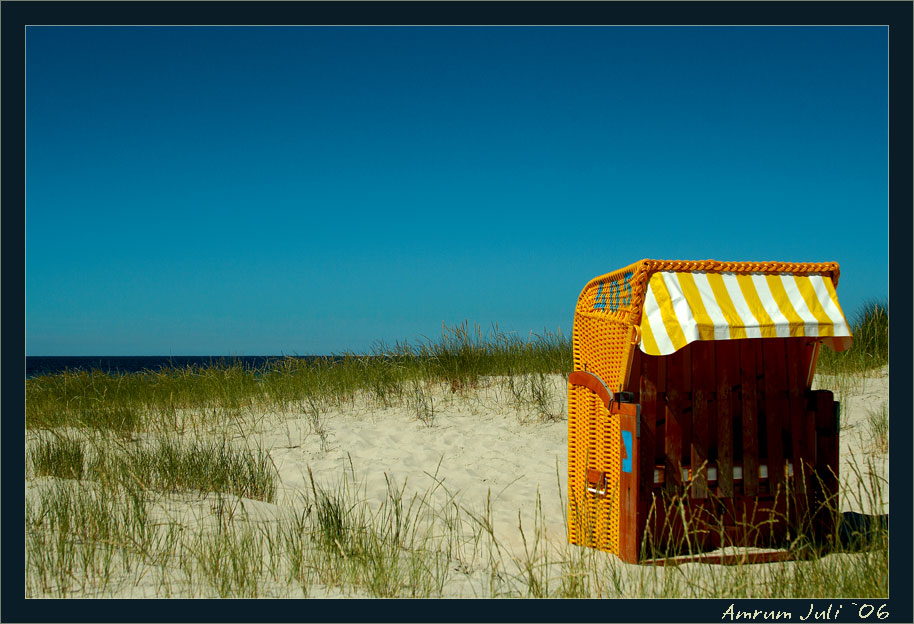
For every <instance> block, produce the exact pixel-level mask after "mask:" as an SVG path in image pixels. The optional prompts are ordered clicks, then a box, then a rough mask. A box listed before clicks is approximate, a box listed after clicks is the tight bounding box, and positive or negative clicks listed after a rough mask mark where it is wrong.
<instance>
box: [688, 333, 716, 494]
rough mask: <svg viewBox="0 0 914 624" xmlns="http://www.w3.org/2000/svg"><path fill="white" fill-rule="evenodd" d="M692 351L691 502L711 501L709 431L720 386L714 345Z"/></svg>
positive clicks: (696, 344) (695, 344) (700, 344)
mask: <svg viewBox="0 0 914 624" xmlns="http://www.w3.org/2000/svg"><path fill="white" fill-rule="evenodd" d="M691 348H692V436H691V445H690V446H691V448H690V452H691V462H692V474H693V477H692V491H691V494H692V498H699V499H701V498H707V497H708V467H707V463H708V459H709V457H708V446H709V445H708V430H709V424H710V420H711V413H712V407H713V405H712V403H711V396H712V393H713V392H714V388H715V385H716V383H717V375H715V366H714V343H713V342H703V341H698V342H693V343H692V345H691Z"/></svg>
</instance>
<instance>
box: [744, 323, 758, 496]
mask: <svg viewBox="0 0 914 624" xmlns="http://www.w3.org/2000/svg"><path fill="white" fill-rule="evenodd" d="M759 342H760V340H759V339H745V340H740V341H739V343H740V347H739V356H740V357H739V368H740V396H741V397H742V398H741V408H742V417H743V493H744V494H745V495H746V496H757V495H758V466H759V461H758V419H757V415H758V403H757V401H758V394H757V389H756V383H757V381H756V374H757V369H756V364H757V362H756V358H757V357H758V348H759Z"/></svg>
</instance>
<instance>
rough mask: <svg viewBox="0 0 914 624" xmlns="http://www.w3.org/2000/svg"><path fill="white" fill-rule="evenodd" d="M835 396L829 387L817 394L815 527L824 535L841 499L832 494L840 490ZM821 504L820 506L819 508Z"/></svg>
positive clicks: (831, 523) (829, 530) (830, 528)
mask: <svg viewBox="0 0 914 624" xmlns="http://www.w3.org/2000/svg"><path fill="white" fill-rule="evenodd" d="M834 407H835V401H834V395H832V393H831V392H829V391H828V390H819V391H818V392H816V393H815V408H816V416H815V423H816V483H815V485H816V488H817V490H816V494H817V501H816V502H817V505H816V507H817V509H820V511H819V518H818V522H817V526H816V529H817V530H818V531H819V534H820V535H822V536H825V535H828V534H829V533H831V531H832V530H833V528H834V526H833V522H832V520H833V515H832V513H831V508H832V507H837V503H838V501H837V500H835V499H833V498H832V497H833V496H834V495H835V493H836V492H837V488H838V483H837V471H838V446H837V441H838V440H837V430H836V426H835V412H834ZM820 505H821V507H820Z"/></svg>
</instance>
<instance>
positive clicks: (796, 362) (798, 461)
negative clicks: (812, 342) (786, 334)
mask: <svg viewBox="0 0 914 624" xmlns="http://www.w3.org/2000/svg"><path fill="white" fill-rule="evenodd" d="M804 342H805V339H802V338H791V339H788V340H787V341H786V344H785V346H786V351H787V381H788V383H789V384H790V387H789V388H788V391H787V402H788V406H787V412H788V414H789V418H790V437H791V443H792V448H791V455H792V456H793V475H794V482H795V483H796V491H797V494H798V496H797V512H798V513H799V514H800V515H801V517H802V514H803V513H804V508H803V503H804V500H803V498H804V495H805V492H806V476H807V474H808V468H807V467H806V463H807V462H808V461H809V451H808V448H807V431H806V389H805V382H806V371H804V370H803V366H804V365H805V362H804V360H805V355H804V354H805V352H806V348H805V345H804Z"/></svg>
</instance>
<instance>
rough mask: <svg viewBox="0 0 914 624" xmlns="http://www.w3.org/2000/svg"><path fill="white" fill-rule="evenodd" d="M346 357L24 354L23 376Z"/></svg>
mask: <svg viewBox="0 0 914 624" xmlns="http://www.w3.org/2000/svg"><path fill="white" fill-rule="evenodd" d="M341 357H345V354H329V355H26V356H25V377H26V379H30V378H32V377H38V376H41V375H57V374H60V373H63V372H66V371H70V372H74V371H92V372H100V373H118V374H129V373H140V372H143V371H152V372H155V371H158V370H161V369H163V368H192V367H199V366H212V365H214V364H215V365H220V364H226V365H227V364H232V365H238V364H240V365H242V366H244V367H245V368H257V367H260V366H263V365H264V364H267V363H269V362H272V361H277V360H283V359H288V358H293V359H298V360H319V359H326V358H341Z"/></svg>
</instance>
